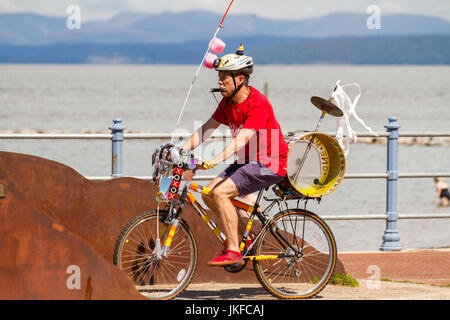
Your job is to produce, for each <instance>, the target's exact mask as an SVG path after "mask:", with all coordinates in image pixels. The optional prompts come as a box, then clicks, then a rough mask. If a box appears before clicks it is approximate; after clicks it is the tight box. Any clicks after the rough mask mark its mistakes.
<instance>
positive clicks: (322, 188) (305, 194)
mask: <svg viewBox="0 0 450 320" xmlns="http://www.w3.org/2000/svg"><path fill="white" fill-rule="evenodd" d="M311 140H312V143H311V144H310V141H311ZM286 142H287V144H288V146H289V152H288V166H287V175H286V178H285V179H284V180H283V181H282V182H281V183H280V184H279V185H278V186H279V188H280V189H281V190H282V191H283V192H284V194H285V195H286V194H287V195H288V196H289V195H290V196H293V197H295V198H298V197H300V198H320V197H322V196H324V195H327V194H330V193H331V192H333V191H334V190H335V189H336V188H337V187H338V185H339V184H340V183H341V182H342V180H343V178H344V173H345V154H344V152H343V150H342V148H341V146H340V145H339V143H338V142H337V141H336V139H334V138H333V137H331V136H329V135H326V134H324V133H319V132H314V133H308V134H304V135H302V136H291V137H287V141H286ZM308 145H309V147H308Z"/></svg>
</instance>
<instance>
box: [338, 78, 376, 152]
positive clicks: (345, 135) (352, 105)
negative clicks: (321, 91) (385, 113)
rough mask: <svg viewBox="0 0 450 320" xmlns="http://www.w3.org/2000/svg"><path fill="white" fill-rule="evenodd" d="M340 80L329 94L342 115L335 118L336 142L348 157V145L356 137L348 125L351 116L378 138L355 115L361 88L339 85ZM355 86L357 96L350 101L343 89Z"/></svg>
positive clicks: (350, 84) (353, 84) (349, 84)
mask: <svg viewBox="0 0 450 320" xmlns="http://www.w3.org/2000/svg"><path fill="white" fill-rule="evenodd" d="M340 83H341V80H338V81H337V82H336V89H335V90H334V92H333V93H332V94H331V97H332V98H333V99H334V103H335V104H336V105H337V106H338V107H339V108H340V109H341V110H342V112H343V113H344V115H343V116H342V117H339V118H337V129H336V140H337V141H338V142H339V144H340V145H341V147H342V149H343V150H344V153H345V155H346V156H347V155H348V152H349V149H350V146H349V145H350V143H352V142H356V140H357V136H356V132H355V131H354V130H353V129H352V127H351V125H350V118H351V117H352V116H353V117H354V118H355V119H356V120H357V121H358V122H359V123H360V124H361V125H362V126H363V127H364V128H365V129H366V130H367V131H369V132H370V133H372V134H373V135H375V136H378V135H377V134H376V133H375V132H373V131H372V129H371V128H370V127H368V126H367V125H366V124H365V122H364V121H363V120H362V119H361V118H360V117H359V116H358V114H357V113H356V105H357V103H358V101H359V98H360V97H361V87H360V86H359V84H357V83H354V82H353V83H347V84H344V85H341V84H340ZM348 86H355V87H357V88H358V94H357V95H356V97H355V99H354V100H353V101H352V100H351V99H350V97H349V96H348V95H347V93H345V91H344V87H348Z"/></svg>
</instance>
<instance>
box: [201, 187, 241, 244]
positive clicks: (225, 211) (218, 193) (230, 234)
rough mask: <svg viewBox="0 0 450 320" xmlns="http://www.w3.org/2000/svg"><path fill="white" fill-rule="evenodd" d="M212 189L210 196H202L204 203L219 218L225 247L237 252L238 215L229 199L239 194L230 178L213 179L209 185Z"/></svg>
mask: <svg viewBox="0 0 450 320" xmlns="http://www.w3.org/2000/svg"><path fill="white" fill-rule="evenodd" d="M208 186H209V187H212V189H213V191H212V194H211V196H210V197H207V196H206V197H203V200H204V201H205V203H206V205H207V206H208V207H209V208H210V209H211V210H212V211H214V212H215V213H216V214H217V215H218V216H219V217H220V219H221V221H222V225H223V228H224V230H223V232H224V234H225V236H226V237H227V249H229V250H232V251H238V252H239V236H238V221H239V219H238V216H237V213H236V209H235V207H234V206H233V204H232V202H231V199H232V198H235V197H237V196H238V195H239V192H238V190H237V187H236V185H235V184H234V182H233V181H232V180H231V179H225V180H222V179H220V178H216V179H214V180H213V181H212V182H211V183H210V184H209V185H208Z"/></svg>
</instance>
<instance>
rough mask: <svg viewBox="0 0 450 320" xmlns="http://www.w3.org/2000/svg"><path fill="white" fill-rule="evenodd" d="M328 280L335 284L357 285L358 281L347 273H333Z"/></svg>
mask: <svg viewBox="0 0 450 320" xmlns="http://www.w3.org/2000/svg"><path fill="white" fill-rule="evenodd" d="M330 282H331V283H332V284H334V285H337V286H345V287H359V282H358V280H356V279H355V278H353V277H352V276H351V275H349V274H343V273H335V274H333V276H332V277H331V280H330Z"/></svg>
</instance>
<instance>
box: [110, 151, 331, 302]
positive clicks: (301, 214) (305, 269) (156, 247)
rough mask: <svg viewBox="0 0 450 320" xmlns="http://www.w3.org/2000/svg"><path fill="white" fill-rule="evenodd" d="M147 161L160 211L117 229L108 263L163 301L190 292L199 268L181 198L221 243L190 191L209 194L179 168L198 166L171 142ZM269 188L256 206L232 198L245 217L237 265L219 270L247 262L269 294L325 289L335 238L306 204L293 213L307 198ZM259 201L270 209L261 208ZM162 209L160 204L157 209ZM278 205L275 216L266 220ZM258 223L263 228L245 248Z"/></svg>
mask: <svg viewBox="0 0 450 320" xmlns="http://www.w3.org/2000/svg"><path fill="white" fill-rule="evenodd" d="M152 158H153V159H152V162H153V169H154V170H153V181H154V182H155V184H156V185H157V187H158V188H159V191H158V193H157V195H156V197H157V200H158V203H159V204H158V208H157V209H155V210H152V211H147V212H145V213H143V214H141V215H138V216H136V217H135V218H133V219H132V220H131V221H130V222H129V223H128V224H127V225H126V226H125V227H124V228H123V230H122V232H121V233H120V235H119V237H118V239H117V242H116V245H115V249H114V264H115V265H116V266H118V267H119V268H120V269H121V270H124V271H125V272H126V273H127V276H128V277H129V278H130V279H131V280H132V281H133V282H134V284H135V286H136V288H137V290H138V291H139V292H140V293H141V294H142V295H144V296H146V297H148V298H151V299H161V300H166V299H172V298H174V297H176V296H177V295H178V294H180V293H181V292H182V291H183V290H184V289H186V288H187V287H188V285H189V284H190V282H191V281H192V279H193V277H194V274H195V271H196V268H197V259H198V246H197V241H196V238H195V235H194V234H193V232H192V230H191V228H190V227H189V225H188V224H187V223H186V221H184V220H183V219H182V217H181V216H182V213H183V206H184V205H185V203H186V201H187V202H188V203H190V204H191V205H192V206H193V207H194V209H195V211H196V212H197V213H198V214H199V216H200V218H201V219H202V220H203V221H204V222H205V223H206V224H207V225H208V227H209V229H210V230H211V231H212V232H213V233H214V234H215V236H216V237H217V239H218V240H219V241H220V242H221V243H222V244H224V245H225V244H226V237H225V235H224V234H223V233H222V232H221V231H220V229H219V227H218V226H217V225H216V224H215V222H214V221H213V220H212V218H211V217H210V216H209V214H208V213H207V211H206V210H205V209H204V208H203V207H202V206H201V204H200V203H199V202H198V201H197V199H196V198H195V197H194V195H193V194H192V193H191V192H190V191H195V192H198V193H201V194H205V195H208V194H210V192H211V189H209V188H206V187H203V186H200V185H198V184H197V183H195V182H189V181H183V173H184V171H185V170H192V169H194V168H196V167H197V165H198V164H199V163H201V161H200V160H199V159H196V158H194V156H193V155H191V154H188V153H187V152H185V151H184V150H180V149H178V148H177V147H175V146H174V145H171V144H167V145H165V146H164V147H162V148H161V149H160V150H158V151H157V152H155V153H154V154H153V157H152ZM183 183H184V185H183V186H182V184H183ZM272 189H273V191H274V193H275V195H276V196H275V197H274V198H267V197H265V196H263V193H264V192H265V191H267V190H268V188H266V190H261V191H259V193H258V196H257V200H256V202H255V204H254V205H248V204H246V203H244V202H242V201H240V200H238V199H232V200H231V201H232V203H233V205H234V206H235V207H236V208H239V209H243V210H245V211H246V212H247V213H248V214H249V215H250V217H249V218H248V222H247V226H246V229H245V231H244V233H243V235H242V240H241V242H240V250H241V252H242V254H243V256H244V257H243V260H242V263H238V264H236V265H232V266H225V267H224V268H225V270H227V271H228V272H233V273H235V272H239V271H241V270H243V269H244V268H245V266H246V264H247V263H248V262H249V261H252V262H253V267H254V268H253V269H254V272H255V274H256V278H257V279H258V281H259V283H260V284H261V285H262V287H263V288H264V289H265V290H266V291H267V292H268V293H270V294H272V295H273V296H275V297H277V298H281V299H302V298H310V297H313V296H315V295H317V294H318V293H319V292H320V291H321V290H323V289H324V288H325V286H326V285H327V283H328V281H329V280H330V278H331V275H332V274H333V271H334V268H335V265H336V259H337V248H336V241H335V238H334V236H333V233H332V231H331V229H330V228H329V227H328V225H327V224H326V223H325V221H323V220H322V219H321V218H320V217H319V216H318V215H316V214H315V213H313V212H311V211H308V210H306V202H305V209H301V208H299V202H300V201H303V200H304V201H308V200H309V198H308V197H304V196H302V195H298V194H296V193H292V192H289V188H286V187H283V183H279V184H277V185H274V186H273V187H272ZM262 198H264V200H266V201H267V202H268V203H269V204H268V205H267V206H266V208H264V209H261V210H259V208H260V202H261V199H262ZM290 200H294V201H297V207H295V208H289V206H288V201H290ZM160 204H162V205H163V206H164V207H163V208H162V209H161V210H160V208H159V207H160ZM276 205H277V206H278V210H279V211H278V212H277V213H276V214H274V215H272V216H269V214H268V213H269V211H270V210H272V209H273V208H274V207H275V206H276ZM283 206H285V207H284V208H283ZM256 219H259V221H260V223H261V224H262V227H261V229H260V230H259V231H258V232H257V233H256V236H255V238H254V239H253V242H252V243H251V244H250V245H249V246H246V241H247V240H248V237H249V234H250V232H251V229H252V225H253V222H254V221H255V220H256Z"/></svg>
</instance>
